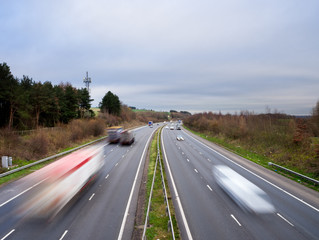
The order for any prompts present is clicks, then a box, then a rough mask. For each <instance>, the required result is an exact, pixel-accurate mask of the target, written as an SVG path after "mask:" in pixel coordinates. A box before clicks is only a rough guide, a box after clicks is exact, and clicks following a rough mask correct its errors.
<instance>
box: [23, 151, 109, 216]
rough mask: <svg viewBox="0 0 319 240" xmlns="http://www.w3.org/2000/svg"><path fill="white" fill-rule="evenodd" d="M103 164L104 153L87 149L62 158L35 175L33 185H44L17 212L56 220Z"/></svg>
mask: <svg viewBox="0 0 319 240" xmlns="http://www.w3.org/2000/svg"><path fill="white" fill-rule="evenodd" d="M103 164H104V161H103V151H102V150H100V149H99V148H98V147H88V148H85V149H81V150H78V151H76V152H74V153H71V154H70V155H68V156H66V157H63V158H61V159H59V160H57V161H56V162H54V163H52V164H50V165H48V166H46V167H44V168H42V169H40V170H39V171H38V172H35V175H34V176H33V177H32V178H31V180H30V182H31V181H32V182H42V183H41V184H39V185H38V186H37V187H36V188H35V189H34V190H33V191H32V194H31V196H29V198H28V199H27V200H26V201H24V202H23V203H22V204H21V207H20V209H19V211H18V213H19V214H20V215H23V216H27V217H40V218H53V217H54V216H55V215H56V214H57V213H58V212H59V211H60V210H61V209H62V208H63V207H64V206H65V205H66V204H67V203H68V202H69V201H70V200H71V199H72V198H73V197H74V196H75V195H76V194H77V193H78V192H79V191H80V190H81V189H82V188H84V187H85V186H86V185H87V184H88V183H89V182H90V181H92V180H93V179H94V178H95V176H96V175H97V174H98V172H99V170H100V169H101V168H102V166H103Z"/></svg>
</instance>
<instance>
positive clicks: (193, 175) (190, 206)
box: [163, 129, 319, 239]
mask: <svg viewBox="0 0 319 240" xmlns="http://www.w3.org/2000/svg"><path fill="white" fill-rule="evenodd" d="M177 134H182V135H183V136H184V139H185V141H176V135H177ZM163 139H164V144H165V148H166V153H167V158H168V160H169V164H170V165H171V168H172V171H173V175H174V178H176V185H177V188H178V190H179V198H180V199H181V201H182V203H183V205H185V207H184V208H185V209H186V210H185V212H186V216H187V219H188V221H189V224H190V228H191V232H192V233H193V235H195V236H197V238H195V237H194V238H195V239H211V236H216V239H316V237H317V236H318V234H319V233H318V228H317V227H316V226H318V219H319V218H318V217H319V216H318V213H317V212H316V211H314V210H313V209H312V208H309V207H308V206H306V205H304V204H302V203H301V202H299V201H296V199H294V198H291V197H290V196H288V195H287V194H285V193H283V192H282V191H279V190H278V189H277V188H274V186H272V185H270V184H269V183H267V182H265V181H263V180H262V179H260V178H258V177H256V176H255V175H253V174H251V173H250V172H247V171H246V170H245V169H243V168H241V167H239V166H237V165H236V164H234V163H232V162H230V161H228V160H227V159H225V158H224V157H223V156H221V155H220V154H218V153H216V152H214V151H213V150H212V149H209V148H207V147H206V146H204V145H203V144H201V143H199V142H198V141H197V140H195V139H193V138H192V137H191V136H190V135H188V134H186V133H185V132H184V131H177V130H174V131H172V130H169V129H164V130H163ZM246 161H247V160H246ZM247 162H248V161H247ZM213 164H225V165H228V166H229V167H231V168H232V169H234V170H235V171H237V172H239V173H240V174H241V175H243V176H244V177H245V178H247V179H248V180H250V181H251V182H253V183H255V184H256V185H257V186H259V187H260V188H261V189H263V190H264V191H265V192H266V193H267V194H268V195H269V196H270V197H271V198H272V200H273V202H274V205H275V207H276V209H277V214H272V215H271V216H262V217H261V216H252V215H251V214H246V213H244V212H243V211H242V210H241V209H240V208H238V207H237V205H236V204H235V203H234V202H233V201H232V200H231V199H230V198H229V197H228V195H226V194H225V193H224V192H223V191H222V190H221V189H220V188H219V187H218V185H217V184H216V182H215V180H214V179H213V176H212V173H211V169H212V166H213ZM248 164H249V163H248ZM272 177H276V174H274V176H272ZM204 189H206V191H207V192H209V193H210V195H209V194H208V193H206V192H205V191H204ZM287 196H288V197H287ZM228 218H229V219H231V220H232V221H233V222H235V223H236V225H232V224H218V223H215V222H218V221H219V222H222V221H228V220H225V219H228ZM207 221H209V222H210V224H206V222H207ZM293 222H296V223H295V224H293ZM289 223H290V224H289ZM291 223H292V224H293V226H292V225H291ZM205 224H206V225H207V226H206V227H203V225H205ZM223 230H224V231H225V232H226V233H225V232H223ZM226 234H228V235H226Z"/></svg>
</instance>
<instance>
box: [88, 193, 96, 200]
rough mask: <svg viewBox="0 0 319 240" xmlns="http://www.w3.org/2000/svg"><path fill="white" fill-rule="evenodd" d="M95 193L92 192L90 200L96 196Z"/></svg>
mask: <svg viewBox="0 0 319 240" xmlns="http://www.w3.org/2000/svg"><path fill="white" fill-rule="evenodd" d="M94 195H95V193H93V194H92V196H91V197H90V198H89V201H91V200H92V198H93V197H94Z"/></svg>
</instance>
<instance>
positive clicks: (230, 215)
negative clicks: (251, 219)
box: [230, 214, 241, 227]
mask: <svg viewBox="0 0 319 240" xmlns="http://www.w3.org/2000/svg"><path fill="white" fill-rule="evenodd" d="M230 216H231V217H232V218H233V219H234V220H235V221H236V222H237V224H238V225H239V226H240V227H241V224H240V222H239V221H238V220H237V219H236V218H235V216H234V215H233V214H231V215H230Z"/></svg>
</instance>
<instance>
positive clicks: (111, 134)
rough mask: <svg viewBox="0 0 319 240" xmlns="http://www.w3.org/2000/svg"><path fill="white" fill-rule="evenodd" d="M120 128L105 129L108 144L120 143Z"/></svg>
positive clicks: (121, 129) (121, 128)
mask: <svg viewBox="0 0 319 240" xmlns="http://www.w3.org/2000/svg"><path fill="white" fill-rule="evenodd" d="M122 131H123V127H122V126H116V127H110V128H108V129H107V135H108V137H107V139H108V142H109V143H118V142H119V141H120V137H121V132H122Z"/></svg>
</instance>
